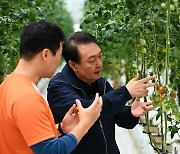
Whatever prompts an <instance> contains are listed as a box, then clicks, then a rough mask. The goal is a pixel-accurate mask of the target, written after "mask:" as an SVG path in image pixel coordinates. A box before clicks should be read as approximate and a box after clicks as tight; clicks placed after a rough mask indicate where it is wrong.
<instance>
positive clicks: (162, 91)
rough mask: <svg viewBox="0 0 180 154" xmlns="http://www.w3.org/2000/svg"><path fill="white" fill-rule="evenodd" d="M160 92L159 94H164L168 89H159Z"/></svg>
mask: <svg viewBox="0 0 180 154" xmlns="http://www.w3.org/2000/svg"><path fill="white" fill-rule="evenodd" d="M158 92H159V94H161V95H162V94H164V93H165V92H166V88H164V87H162V86H161V87H159V89H158Z"/></svg>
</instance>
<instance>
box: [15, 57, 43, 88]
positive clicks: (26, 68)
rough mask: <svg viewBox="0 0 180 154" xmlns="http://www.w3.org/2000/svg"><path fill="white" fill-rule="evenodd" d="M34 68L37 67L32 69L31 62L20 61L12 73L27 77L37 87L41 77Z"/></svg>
mask: <svg viewBox="0 0 180 154" xmlns="http://www.w3.org/2000/svg"><path fill="white" fill-rule="evenodd" d="M36 68H37V66H36V67H34V65H33V63H31V61H26V60H24V59H20V60H19V63H18V65H17V67H16V69H15V70H14V73H18V74H23V75H25V76H27V77H29V78H30V79H31V80H32V82H33V83H34V84H35V85H37V84H38V82H39V80H40V78H41V77H40V75H39V73H38V71H37V70H36Z"/></svg>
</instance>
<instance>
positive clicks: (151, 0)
mask: <svg viewBox="0 0 180 154" xmlns="http://www.w3.org/2000/svg"><path fill="white" fill-rule="evenodd" d="M179 14H180V8H179V3H178V1H177V0H166V1H163V0H148V1H142V0H136V1H132V0H116V1H113V2H109V1H107V0H91V1H87V2H86V6H85V18H84V19H83V21H82V24H81V28H82V29H83V30H84V31H87V32H89V33H91V34H93V35H94V36H96V37H97V39H98V41H99V44H100V46H101V48H102V51H103V57H104V74H103V75H104V76H105V77H107V78H111V79H112V80H114V84H116V86H115V88H116V87H117V84H119V85H121V84H122V82H120V78H121V76H125V79H126V82H128V81H129V80H130V79H132V78H133V77H134V76H135V75H136V74H137V73H138V72H139V73H140V74H141V77H145V76H148V75H156V76H157V79H156V82H159V84H160V86H161V87H165V88H166V92H163V93H158V92H157V91H158V90H157V89H154V92H153V94H152V95H151V96H150V98H151V100H152V101H153V102H154V105H155V106H157V111H158V115H157V119H158V118H160V119H161V133H162V134H161V137H162V146H161V150H162V151H166V136H167V131H168V130H169V131H171V137H173V136H174V135H175V134H176V133H178V131H179V129H180V128H179V127H178V124H179V123H180V122H179V120H180V103H179V100H180V99H179V97H180V94H179V92H180V72H179V70H178V68H179V66H180V63H179V61H180V58H179V54H180V44H179V42H180V38H179V35H180V32H179V27H180V22H179V21H180V15H179ZM171 91H173V92H174V97H171V96H172V94H171ZM176 95H177V96H178V97H176ZM144 99H145V101H146V98H144ZM147 119H148V115H147ZM168 121H169V122H171V123H172V121H176V122H175V123H174V122H173V125H171V126H168V125H167V122H168ZM164 122H165V123H164ZM147 125H148V123H147ZM163 127H165V129H164V128H163ZM151 138H152V137H151V136H150V139H151ZM151 141H152V142H153V139H152V140H151ZM152 146H153V147H154V148H155V149H156V146H155V144H152ZM157 151H158V150H157Z"/></svg>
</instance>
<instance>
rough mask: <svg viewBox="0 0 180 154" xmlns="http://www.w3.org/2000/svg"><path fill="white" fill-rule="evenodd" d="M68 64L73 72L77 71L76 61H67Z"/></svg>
mask: <svg viewBox="0 0 180 154" xmlns="http://www.w3.org/2000/svg"><path fill="white" fill-rule="evenodd" d="M68 64H69V66H70V67H71V68H72V69H73V71H74V72H77V67H76V63H75V62H73V61H71V60H70V61H69V62H68Z"/></svg>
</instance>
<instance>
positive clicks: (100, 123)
mask: <svg viewBox="0 0 180 154" xmlns="http://www.w3.org/2000/svg"><path fill="white" fill-rule="evenodd" d="M99 125H100V127H101V131H102V134H103V137H104V142H105V146H106V154H108V150H107V141H106V136H105V134H104V130H103V125H102V122H101V120H100V119H99Z"/></svg>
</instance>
